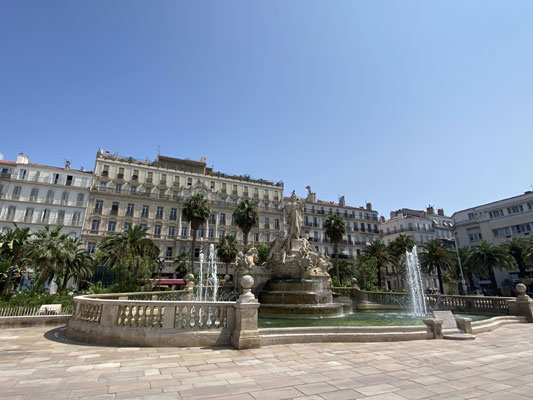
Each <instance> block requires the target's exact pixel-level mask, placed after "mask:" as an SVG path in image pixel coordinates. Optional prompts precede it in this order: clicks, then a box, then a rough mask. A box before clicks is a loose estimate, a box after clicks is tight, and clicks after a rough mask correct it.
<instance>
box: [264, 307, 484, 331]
mask: <svg viewBox="0 0 533 400" xmlns="http://www.w3.org/2000/svg"><path fill="white" fill-rule="evenodd" d="M455 315H456V316H458V317H459V316H460V317H467V318H472V321H480V320H483V319H487V318H490V316H487V315H477V314H455ZM422 320H423V317H422V316H414V315H411V314H408V313H405V312H393V311H390V312H376V311H358V312H355V313H353V314H346V315H344V316H342V317H336V318H320V319H294V318H263V317H260V318H259V320H258V324H259V328H297V327H311V326H399V325H402V326H403V325H424V323H423V321H422Z"/></svg>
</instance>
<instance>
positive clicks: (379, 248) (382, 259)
mask: <svg viewBox="0 0 533 400" xmlns="http://www.w3.org/2000/svg"><path fill="white" fill-rule="evenodd" d="M363 254H364V255H365V256H366V257H367V258H373V259H374V260H375V262H376V268H377V275H378V287H382V275H383V268H384V267H385V266H386V265H387V263H388V262H390V261H391V259H390V255H389V253H388V252H387V246H385V244H384V243H382V242H380V241H379V240H373V241H372V242H370V244H369V245H367V246H365V248H364V249H363Z"/></svg>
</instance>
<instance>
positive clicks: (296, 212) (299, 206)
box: [287, 190, 304, 239]
mask: <svg viewBox="0 0 533 400" xmlns="http://www.w3.org/2000/svg"><path fill="white" fill-rule="evenodd" d="M303 208H304V205H303V203H302V202H301V201H299V200H298V197H296V194H295V193H294V190H293V191H292V195H291V197H290V199H289V201H288V203H287V212H288V217H289V238H290V239H299V238H300V230H301V229H302V214H303Z"/></svg>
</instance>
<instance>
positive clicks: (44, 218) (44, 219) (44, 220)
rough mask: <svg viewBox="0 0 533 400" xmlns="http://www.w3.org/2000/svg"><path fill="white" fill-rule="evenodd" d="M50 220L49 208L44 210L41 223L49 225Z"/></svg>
mask: <svg viewBox="0 0 533 400" xmlns="http://www.w3.org/2000/svg"><path fill="white" fill-rule="evenodd" d="M49 218H50V210H49V209H48V208H45V209H44V210H43V213H42V214H41V222H43V223H47V222H48V219H49Z"/></svg>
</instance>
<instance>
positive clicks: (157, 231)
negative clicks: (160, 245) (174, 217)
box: [154, 225, 161, 237]
mask: <svg viewBox="0 0 533 400" xmlns="http://www.w3.org/2000/svg"><path fill="white" fill-rule="evenodd" d="M154 236H155V237H159V236H161V225H156V226H155V227H154Z"/></svg>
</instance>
